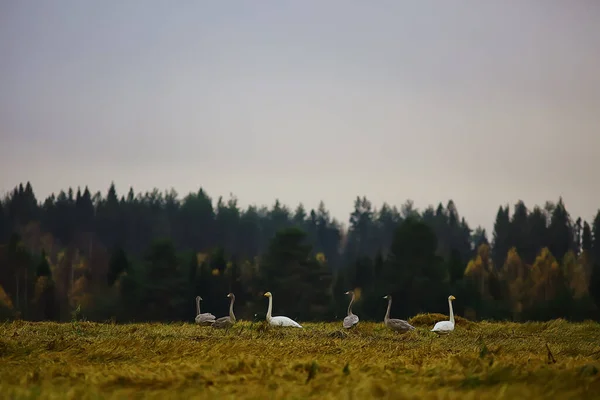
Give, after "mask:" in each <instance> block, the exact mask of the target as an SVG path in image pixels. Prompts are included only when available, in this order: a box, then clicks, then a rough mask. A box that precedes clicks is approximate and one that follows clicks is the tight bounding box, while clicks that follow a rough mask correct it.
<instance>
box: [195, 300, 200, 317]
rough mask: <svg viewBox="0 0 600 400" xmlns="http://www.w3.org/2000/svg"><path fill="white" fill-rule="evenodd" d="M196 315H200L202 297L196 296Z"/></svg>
mask: <svg viewBox="0 0 600 400" xmlns="http://www.w3.org/2000/svg"><path fill="white" fill-rule="evenodd" d="M196 315H200V298H199V297H196Z"/></svg>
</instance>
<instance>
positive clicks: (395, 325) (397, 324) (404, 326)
mask: <svg viewBox="0 0 600 400" xmlns="http://www.w3.org/2000/svg"><path fill="white" fill-rule="evenodd" d="M383 298H384V299H388V306H387V311H386V313H385V317H383V323H384V324H385V326H387V327H388V328H390V329H391V330H393V331H396V332H400V333H406V332H409V331H412V330H413V329H415V327H414V326H412V325H411V324H409V323H408V322H406V321H404V320H402V319H396V318H390V310H391V308H392V296H391V295H387V296H384V297H383Z"/></svg>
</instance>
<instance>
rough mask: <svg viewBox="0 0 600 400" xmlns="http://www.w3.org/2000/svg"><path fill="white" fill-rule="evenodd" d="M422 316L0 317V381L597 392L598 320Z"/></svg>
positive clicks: (75, 392) (77, 395) (31, 389)
mask: <svg viewBox="0 0 600 400" xmlns="http://www.w3.org/2000/svg"><path fill="white" fill-rule="evenodd" d="M418 317H419V318H425V317H420V316H418ZM415 318H417V317H415ZM436 318H437V317H436ZM442 319H443V318H442ZM413 320H414V319H413ZM438 320H440V319H438ZM417 321H419V319H417ZM427 322H428V323H427V324H425V325H426V326H423V327H421V326H420V324H417V323H416V322H415V323H416V325H418V326H417V329H416V330H414V331H412V332H410V333H407V334H405V335H399V334H397V333H396V332H392V331H390V330H389V329H387V328H385V327H384V326H383V324H382V323H377V324H375V323H366V322H361V323H359V325H358V326H357V327H356V328H355V329H353V330H351V331H343V332H342V327H341V322H339V323H304V324H303V325H304V327H305V328H304V329H294V328H274V327H270V326H267V325H266V324H265V323H258V324H257V323H254V324H253V323H250V322H240V323H238V324H236V325H235V326H234V327H233V328H232V329H230V330H229V331H224V330H216V329H213V328H211V327H200V326H197V325H193V324H188V323H184V324H158V323H152V324H131V325H115V324H101V323H91V322H74V323H69V324H58V323H49V322H45V323H31V322H12V323H5V324H3V325H1V326H0V393H2V397H3V398H11V399H30V398H41V399H50V398H72V399H98V398H103V399H105V398H106V399H131V398H150V399H174V398H181V399H204V398H219V399H221V398H236V399H238V398H244V399H305V398H315V399H334V398H343V399H366V398H389V399H459V398H460V399H464V398H467V399H517V398H518V399H523V398H540V399H542V398H553V399H560V398H587V399H589V398H594V397H595V398H598V396H600V372H599V370H600V324H597V323H593V322H587V323H581V324H571V323H568V322H565V321H563V320H556V321H551V322H547V323H527V324H516V323H486V322H482V323H474V322H469V323H468V327H469V329H463V327H462V326H461V323H460V322H459V323H458V324H457V328H456V330H455V331H454V332H452V333H451V334H450V335H448V336H443V337H437V336H436V335H435V334H434V333H432V332H429V329H431V326H432V324H430V323H429V321H427ZM467 322H468V321H467Z"/></svg>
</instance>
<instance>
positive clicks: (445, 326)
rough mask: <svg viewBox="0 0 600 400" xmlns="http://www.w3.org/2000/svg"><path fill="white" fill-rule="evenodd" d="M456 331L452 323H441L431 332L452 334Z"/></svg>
mask: <svg viewBox="0 0 600 400" xmlns="http://www.w3.org/2000/svg"><path fill="white" fill-rule="evenodd" d="M453 330H454V324H453V323H452V322H450V321H440V322H437V323H436V324H435V325H434V326H433V329H432V330H431V331H432V332H436V333H441V334H444V333H450V332H452V331H453Z"/></svg>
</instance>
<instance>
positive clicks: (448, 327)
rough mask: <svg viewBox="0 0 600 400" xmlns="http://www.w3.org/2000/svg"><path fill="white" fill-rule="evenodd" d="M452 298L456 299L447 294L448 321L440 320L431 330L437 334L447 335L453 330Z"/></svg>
mask: <svg viewBox="0 0 600 400" xmlns="http://www.w3.org/2000/svg"><path fill="white" fill-rule="evenodd" d="M452 300H456V297H454V296H452V295H450V296H448V306H449V307H450V321H440V322H438V323H437V324H435V326H434V327H433V329H432V330H431V332H435V333H437V334H438V335H447V334H448V333H450V332H452V331H453V330H454V311H453V310H452Z"/></svg>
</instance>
